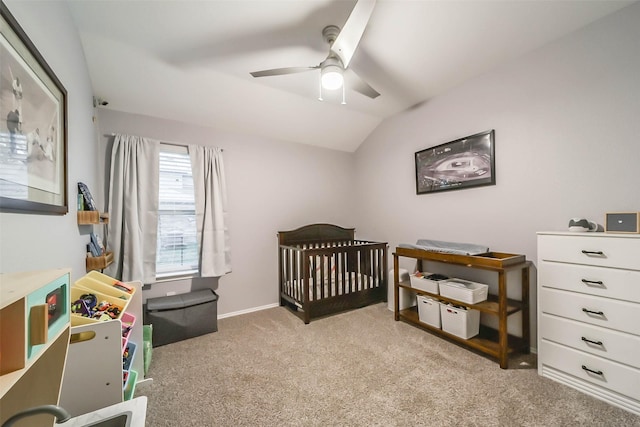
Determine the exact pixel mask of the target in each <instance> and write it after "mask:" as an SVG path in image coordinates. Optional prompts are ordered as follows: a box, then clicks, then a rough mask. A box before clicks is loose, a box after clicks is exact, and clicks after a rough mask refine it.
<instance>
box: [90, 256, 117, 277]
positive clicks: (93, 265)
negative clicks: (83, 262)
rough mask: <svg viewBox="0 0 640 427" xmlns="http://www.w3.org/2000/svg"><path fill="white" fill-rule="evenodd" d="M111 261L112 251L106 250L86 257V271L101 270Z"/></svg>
mask: <svg viewBox="0 0 640 427" xmlns="http://www.w3.org/2000/svg"><path fill="white" fill-rule="evenodd" d="M112 262H113V252H107V253H105V254H104V255H101V256H88V257H87V272H89V271H91V270H102V269H103V268H106V267H107V266H108V265H109V264H111V263H112Z"/></svg>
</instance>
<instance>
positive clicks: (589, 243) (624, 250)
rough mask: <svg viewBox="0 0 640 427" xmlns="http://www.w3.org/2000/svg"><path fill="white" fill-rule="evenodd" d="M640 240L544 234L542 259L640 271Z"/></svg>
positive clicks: (541, 244)
mask: <svg viewBox="0 0 640 427" xmlns="http://www.w3.org/2000/svg"><path fill="white" fill-rule="evenodd" d="M639 254H640V239H639V238H633V237H629V236H622V235H618V236H610V235H604V234H600V233H584V234H577V235H575V236H571V235H540V236H539V237H538V259H539V260H540V261H559V262H568V263H572V264H584V265H595V266H600V267H614V268H626V269H631V270H640V255H639Z"/></svg>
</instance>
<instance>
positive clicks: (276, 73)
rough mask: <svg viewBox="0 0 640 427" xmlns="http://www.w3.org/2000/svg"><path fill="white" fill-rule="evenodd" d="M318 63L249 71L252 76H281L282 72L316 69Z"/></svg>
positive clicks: (300, 71)
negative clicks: (311, 65)
mask: <svg viewBox="0 0 640 427" xmlns="http://www.w3.org/2000/svg"><path fill="white" fill-rule="evenodd" d="M318 68H320V66H319V65H316V66H313V67H286V68H274V69H272V70H262V71H254V72H252V73H251V75H252V76H253V77H268V76H282V75H284V74H295V73H303V72H305V71H310V70H317V69H318Z"/></svg>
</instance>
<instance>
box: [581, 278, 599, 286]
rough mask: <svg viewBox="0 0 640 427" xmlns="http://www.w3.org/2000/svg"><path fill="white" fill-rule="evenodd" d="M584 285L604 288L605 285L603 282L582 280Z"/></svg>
mask: <svg viewBox="0 0 640 427" xmlns="http://www.w3.org/2000/svg"><path fill="white" fill-rule="evenodd" d="M582 283H584V284H585V285H587V286H591V285H597V286H604V283H603V282H602V280H587V279H582Z"/></svg>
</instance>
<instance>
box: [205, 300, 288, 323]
mask: <svg viewBox="0 0 640 427" xmlns="http://www.w3.org/2000/svg"><path fill="white" fill-rule="evenodd" d="M275 307H280V304H279V303H275V304H268V305H262V306H260V307H253V308H248V309H246V310H239V311H233V312H231V313H225V314H220V315H219V316H218V319H224V318H226V317H234V316H240V315H241V314H248V313H253V312H254V311H262V310H268V309H270V308H275Z"/></svg>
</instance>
